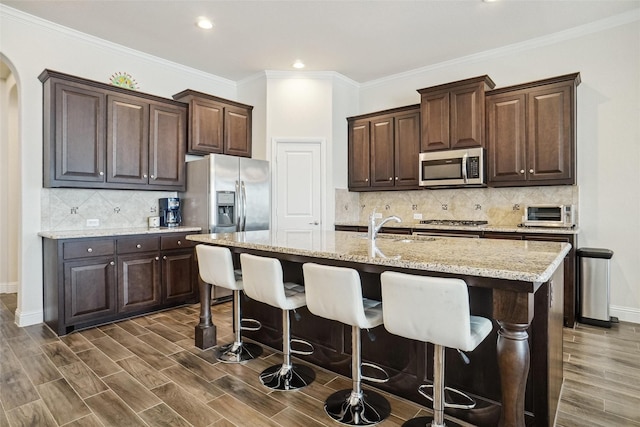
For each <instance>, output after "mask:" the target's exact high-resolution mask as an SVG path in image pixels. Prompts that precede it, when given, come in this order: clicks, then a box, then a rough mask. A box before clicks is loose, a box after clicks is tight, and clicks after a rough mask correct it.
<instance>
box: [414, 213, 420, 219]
mask: <svg viewBox="0 0 640 427" xmlns="http://www.w3.org/2000/svg"><path fill="white" fill-rule="evenodd" d="M413 219H422V214H419V213H414V214H413Z"/></svg>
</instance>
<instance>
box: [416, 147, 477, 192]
mask: <svg viewBox="0 0 640 427" xmlns="http://www.w3.org/2000/svg"><path fill="white" fill-rule="evenodd" d="M419 162H420V163H419V167H418V168H419V170H420V186H422V187H430V188H438V187H440V188H446V187H449V188H450V187H484V186H485V180H484V177H485V165H484V148H468V149H464V150H448V151H431V152H428V153H420V156H419Z"/></svg>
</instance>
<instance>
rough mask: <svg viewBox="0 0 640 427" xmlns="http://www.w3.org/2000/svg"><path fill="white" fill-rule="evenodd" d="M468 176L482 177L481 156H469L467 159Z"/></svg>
mask: <svg viewBox="0 0 640 427" xmlns="http://www.w3.org/2000/svg"><path fill="white" fill-rule="evenodd" d="M467 177H468V178H480V158H479V157H469V160H468V161H467Z"/></svg>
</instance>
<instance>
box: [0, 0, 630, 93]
mask: <svg viewBox="0 0 640 427" xmlns="http://www.w3.org/2000/svg"><path fill="white" fill-rule="evenodd" d="M0 3H3V4H5V5H7V6H10V7H13V8H16V9H19V10H22V11H24V12H26V13H29V14H32V15H35V16H38V17H40V18H43V19H46V20H49V21H52V22H55V23H58V24H61V25H64V26H66V27H69V28H73V29H76V30H79V31H81V32H83V33H87V34H91V35H94V36H97V37H100V38H102V39H105V40H109V41H111V42H115V43H118V44H121V45H124V46H127V47H129V48H132V49H135V50H138V51H142V52H146V53H148V54H152V55H155V56H158V57H161V58H165V59H167V60H170V61H174V62H177V63H180V64H184V65H187V66H190V67H193V68H196V69H199V70H202V71H205V72H208V73H211V74H215V75H217V76H220V77H223V78H226V79H230V80H233V81H238V80H242V79H244V78H247V77H249V76H252V75H254V74H256V73H258V72H261V71H263V70H280V71H289V70H292V68H291V64H292V63H293V61H294V60H295V59H297V58H300V59H302V60H303V61H304V62H305V63H306V64H307V67H306V68H305V70H310V71H336V72H338V73H341V74H343V75H344V76H346V77H348V78H350V79H353V80H355V81H357V82H360V83H364V82H367V81H371V80H375V79H379V78H383V77H386V76H390V75H394V74H397V73H401V72H405V71H409V70H413V69H417V68H422V67H427V66H430V65H433V64H437V63H440V62H443V61H447V60H451V59H455V58H460V57H463V56H467V55H470V54H474V53H479V52H483V51H487V50H491V49H496V48H500V47H502V46H506V45H510V44H514V43H518V42H523V41H526V40H530V39H533V38H537V37H542V36H545V35H549V34H553V33H557V32H560V31H563V30H566V29H570V28H574V27H577V26H580V25H584V24H588V23H592V22H595V21H598V20H602V19H606V18H608V17H611V16H614V15H620V14H623V13H625V12H628V11H630V10H632V9H640V0H623V1H619V0H579V1H573V0H553V1H543V0H501V1H496V2H492V3H484V2H482V1H481V0H439V1H436V0H413V1H408V0H407V1H404V0H395V1H389V0H388V1H375V0H360V1H346V0H332V1H331V0H324V1H304V0H297V1H266V0H262V1H242V0H234V1H215V0H208V1H196V0H182V1H168V0H164V1H158V0H0ZM198 16H207V17H209V18H210V19H211V20H212V21H213V22H214V28H213V30H209V31H204V30H201V29H199V28H197V27H196V26H195V21H196V17H198Z"/></svg>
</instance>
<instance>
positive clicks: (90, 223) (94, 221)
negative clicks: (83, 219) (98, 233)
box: [87, 219, 100, 227]
mask: <svg viewBox="0 0 640 427" xmlns="http://www.w3.org/2000/svg"><path fill="white" fill-rule="evenodd" d="M99 225H100V220H99V219H88V220H87V227H98V226H99Z"/></svg>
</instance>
